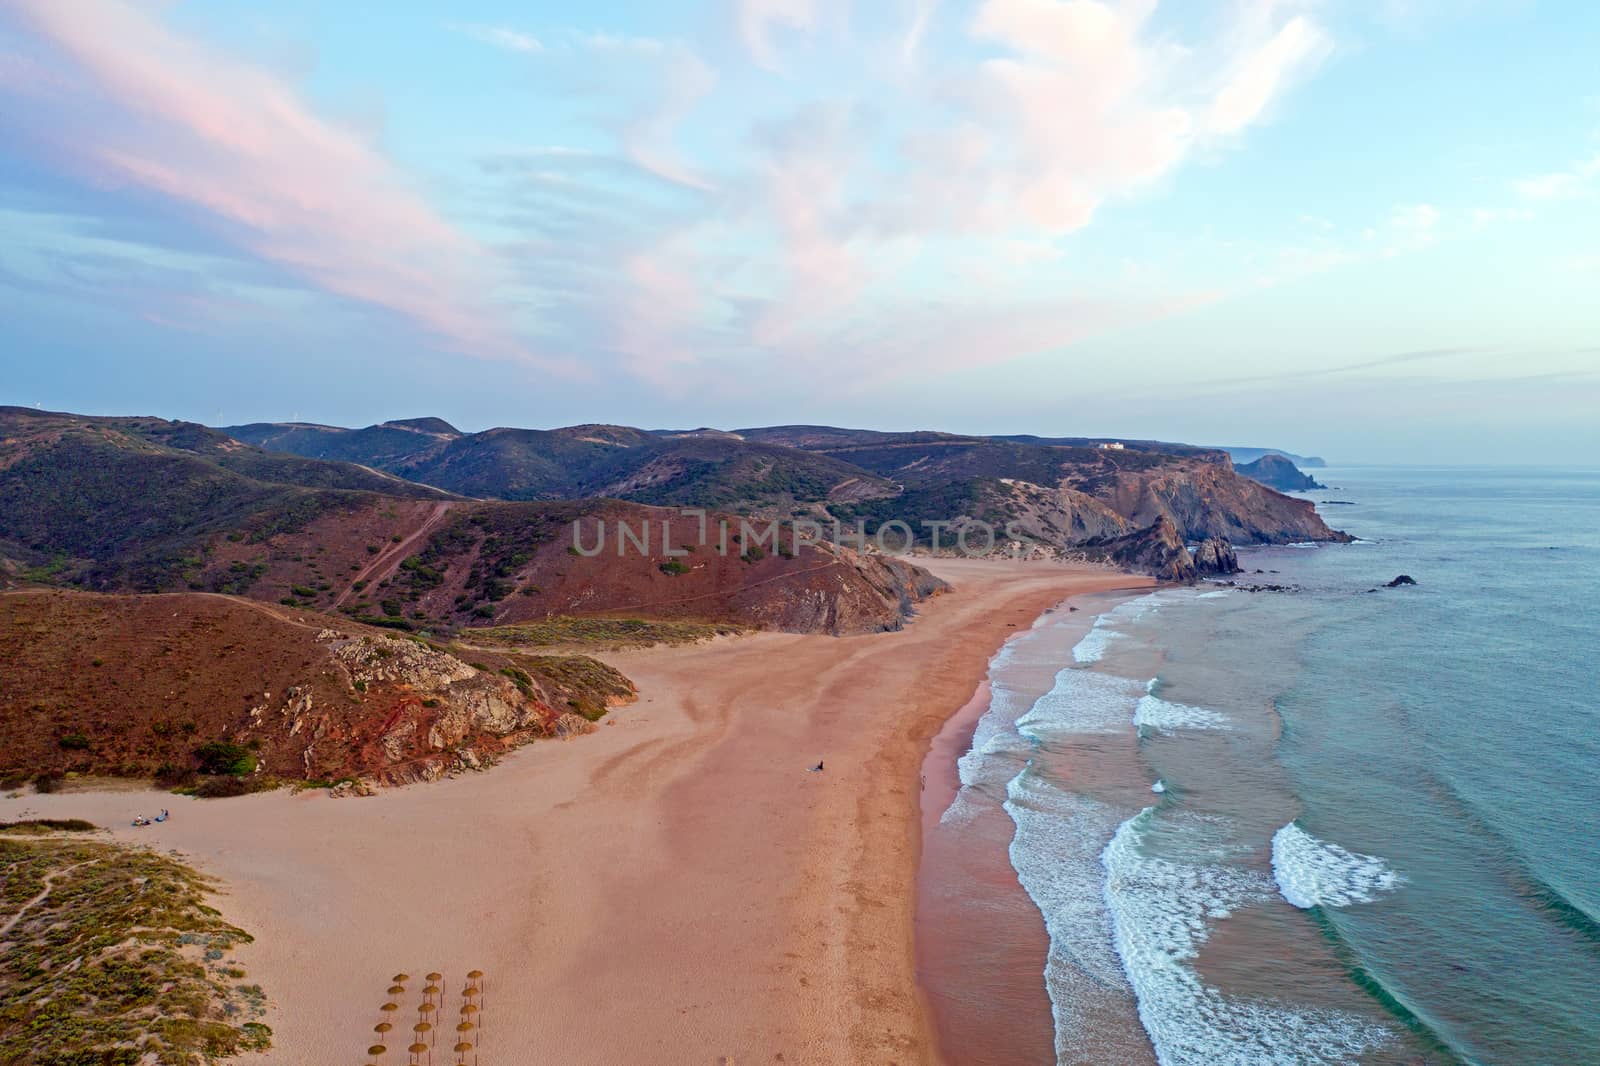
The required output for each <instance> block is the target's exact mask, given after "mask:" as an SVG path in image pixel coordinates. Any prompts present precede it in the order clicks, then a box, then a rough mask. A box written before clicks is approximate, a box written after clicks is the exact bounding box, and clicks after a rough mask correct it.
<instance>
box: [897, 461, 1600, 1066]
mask: <svg viewBox="0 0 1600 1066" xmlns="http://www.w3.org/2000/svg"><path fill="white" fill-rule="evenodd" d="M1316 473H1317V476H1318V478H1319V479H1320V480H1322V481H1325V482H1326V483H1328V485H1329V486H1330V487H1329V488H1328V489H1326V490H1317V491H1313V492H1310V493H1305V494H1302V495H1304V496H1306V497H1307V498H1310V499H1314V500H1317V501H1319V502H1321V501H1333V500H1339V501H1348V502H1347V503H1323V504H1322V506H1321V507H1320V510H1321V511H1322V513H1323V514H1324V515H1325V516H1326V517H1327V519H1328V521H1329V524H1330V525H1333V526H1335V527H1337V528H1341V529H1345V530H1347V531H1349V532H1351V533H1353V534H1354V535H1356V536H1357V537H1359V538H1360V540H1359V542H1357V543H1355V544H1350V545H1323V546H1292V547H1277V548H1267V549H1251V550H1248V551H1243V552H1241V565H1243V566H1244V567H1245V570H1246V572H1245V573H1243V574H1239V575H1236V577H1234V578H1233V579H1232V580H1234V581H1236V582H1237V583H1238V585H1239V586H1247V585H1267V584H1272V585H1281V586H1285V587H1286V588H1287V591H1247V590H1246V589H1245V588H1243V587H1234V588H1229V587H1226V586H1223V585H1221V584H1218V583H1207V584H1202V585H1199V586H1197V587H1194V588H1187V589H1185V588H1166V589H1160V590H1157V591H1155V592H1153V593H1149V594H1143V595H1134V596H1129V597H1124V598H1122V599H1121V600H1120V601H1113V602H1107V603H1104V604H1100V605H1097V607H1096V608H1095V609H1096V610H1100V609H1101V608H1103V610H1101V613H1099V614H1098V616H1097V617H1095V618H1094V621H1093V624H1092V626H1090V625H1089V624H1088V622H1089V619H1090V617H1091V616H1090V614H1089V613H1088V611H1087V610H1086V611H1085V612H1079V613H1077V614H1073V613H1069V612H1065V611H1057V612H1052V613H1050V614H1047V615H1045V616H1043V617H1042V618H1041V619H1040V620H1039V621H1038V623H1036V624H1035V625H1034V627H1033V628H1032V629H1031V630H1029V631H1027V632H1026V633H1024V634H1022V635H1020V636H1018V637H1016V638H1014V639H1013V640H1012V641H1011V642H1009V643H1008V644H1007V645H1006V647H1005V648H1004V649H1002V650H1001V651H1000V652H999V653H998V654H997V655H996V657H995V659H994V661H993V662H992V663H991V667H990V678H989V684H990V701H989V704H988V709H987V711H986V712H985V713H984V714H983V716H982V718H981V719H980V720H979V721H978V722H977V725H976V728H975V731H974V734H973V739H972V744H971V750H969V751H968V752H967V753H966V754H965V755H964V756H962V757H961V760H960V763H959V776H960V787H959V790H958V791H957V792H956V793H955V796H954V799H953V801H952V802H951V803H950V804H949V806H948V808H947V809H943V810H942V811H940V812H939V816H938V822H937V825H935V826H933V827H932V828H931V830H930V833H929V836H928V842H927V845H928V846H927V847H926V849H925V855H926V856H927V858H926V859H925V862H932V863H940V862H942V863H945V864H946V865H947V866H949V865H950V864H952V863H957V862H971V861H973V860H971V859H970V858H963V857H965V856H970V855H972V854H973V853H974V852H975V851H976V850H977V849H979V848H981V847H989V848H991V849H993V848H994V847H995V845H996V838H997V837H1000V838H1003V839H1000V840H999V843H1000V844H1003V845H1004V847H1005V848H1006V852H1007V858H1008V859H1009V864H1010V867H1011V868H1012V870H1014V871H1015V879H1016V881H1017V882H1020V885H1021V887H1022V890H1023V893H1015V889H1014V886H1013V888H1012V892H1013V893H1014V894H1015V896H1016V900H1014V901H1012V902H1011V903H1009V904H1008V903H1006V902H1005V899H1004V898H1003V891H1004V886H998V887H997V886H996V885H994V884H991V883H989V881H995V880H998V879H988V880H986V879H984V878H983V877H981V876H974V877H971V878H968V877H966V876H965V875H964V874H963V875H962V876H959V877H957V876H945V877H943V878H942V880H941V879H940V878H938V877H935V878H934V881H935V882H936V883H938V884H940V885H942V886H943V887H942V889H941V890H940V892H939V893H934V894H933V903H932V904H930V905H931V906H942V907H943V908H945V913H947V914H960V915H962V916H963V917H962V918H961V921H963V922H965V923H966V925H967V926H968V927H969V930H970V929H973V928H976V929H981V928H982V927H983V925H984V923H988V924H989V925H990V926H991V927H992V928H996V929H998V928H999V927H1000V926H1001V925H1002V924H1003V923H1004V922H1005V921H1006V919H1005V917H1004V915H1005V914H1006V913H1010V914H1011V915H1012V917H1011V919H1010V921H1011V922H1012V924H1022V925H1028V924H1030V923H1031V925H1032V928H1033V930H1034V933H1033V935H1034V936H1037V935H1038V934H1037V931H1038V929H1039V927H1040V926H1041V925H1042V929H1043V933H1044V937H1045V938H1046V939H1045V944H1044V949H1043V959H1042V961H1043V966H1042V970H1043V973H1042V975H1041V974H1039V972H1038V969H1037V968H1036V967H1037V963H1038V961H1039V960H1037V959H1032V957H1031V956H1030V955H1029V954H1028V952H1027V951H1026V950H1022V949H1017V950H1010V949H1008V950H995V951H988V952H985V951H983V950H979V949H974V948H967V949H963V958H962V960H961V962H960V965H959V967H956V966H951V967H947V968H946V972H945V973H944V974H943V975H942V977H941V978H940V979H939V980H938V981H937V982H935V991H936V993H937V994H936V995H935V996H934V1000H935V1009H936V1013H937V1012H938V1011H939V1010H940V1009H941V1007H940V1004H941V1003H943V1004H944V1008H943V1009H945V1012H946V1014H947V1017H946V1018H945V1019H944V1021H943V1023H942V1024H941V1031H942V1032H943V1033H944V1035H945V1037H946V1043H947V1045H949V1046H950V1050H951V1051H952V1057H954V1058H955V1059H956V1060H957V1061H996V1062H1005V1061H1025V1060H1033V1061H1049V1056H1050V1051H1049V1048H1048V1047H1046V1046H1044V1043H1045V1041H1048V1044H1051V1045H1053V1049H1054V1059H1055V1061H1057V1062H1060V1063H1095V1064H1103V1063H1139V1062H1157V1063H1160V1064H1162V1066H1187V1064H1206V1066H1218V1064H1231V1063H1238V1064H1246V1063H1249V1064H1256V1063H1345V1062H1353V1063H1422V1062H1427V1063H1475V1064H1491V1063H1494V1064H1497V1063H1514V1064H1519V1066H1520V1064H1534V1063H1539V1064H1543V1063H1550V1064H1557V1063H1561V1064H1566V1063H1600V702H1597V700H1596V697H1595V695H1594V690H1593V685H1592V684H1591V681H1590V677H1591V673H1592V672H1593V670H1594V668H1595V656H1596V653H1597V652H1600V641H1597V639H1596V638H1597V635H1600V604H1597V602H1596V594H1597V593H1600V470H1573V469H1463V468H1420V467H1392V468H1348V469H1328V470H1326V471H1317V472H1316ZM1399 574H1408V575H1410V576H1412V577H1413V578H1415V580H1416V582H1417V583H1416V584H1415V585H1413V586H1405V587H1399V588H1386V587H1383V586H1384V583H1385V582H1387V581H1389V580H1390V579H1392V578H1394V577H1395V576H1397V575H1399ZM984 827H987V828H984ZM1001 827H1003V828H1001ZM953 857H954V858H953ZM948 872H949V871H947V873H948ZM927 881H928V878H927V876H925V877H924V882H925V883H926V882H927ZM963 885H964V886H965V887H963ZM941 893H942V895H941ZM952 893H955V894H957V895H963V897H964V898H962V899H960V900H959V901H958V902H959V906H957V905H956V903H953V902H952ZM941 901H942V902H941ZM1017 901H1021V902H1017ZM1008 906H1009V907H1010V908H1011V909H1010V911H1009V912H1007V910H1006V908H1007V907H1008ZM1024 908H1025V909H1026V911H1027V912H1028V913H1027V915H1026V919H1027V920H1026V921H1022V920H1021V919H1019V918H1018V916H1019V915H1021V914H1022V913H1023V909H1024ZM977 939H979V938H978V936H976V935H971V936H969V938H968V942H969V944H970V943H973V942H976V940H977ZM1030 959H1031V961H1030ZM1002 967H1009V968H1011V969H1012V970H1016V969H1018V968H1019V967H1020V968H1021V969H1024V970H1030V969H1031V971H1032V972H1029V973H1026V974H1024V975H1023V976H1022V977H1019V975H1018V974H1017V973H1015V972H1012V973H1000V972H997V970H998V969H999V968H1002ZM1029 986H1032V987H1034V988H1038V987H1042V991H1043V994H1042V995H1034V994H1033V993H1031V992H1030V991H1029ZM1019 987H1020V988H1021V989H1022V990H1021V991H1017V992H1014V993H1013V992H1009V991H1005V990H1008V989H1016V988H1019ZM963 989H964V990H965V992H963ZM1030 995H1034V998H1033V999H1031V1000H1030V999H1029V996H1030ZM1030 1010H1037V1011H1045V1010H1047V1011H1048V1012H1049V1030H1048V1032H1047V1033H1045V1034H1044V1035H1043V1036H1042V1037H1041V1038H1040V1042H1039V1045H1037V1046H1036V1045H1033V1044H1028V1043H1027V1041H1026V1040H1025V1039H1023V1038H1022V1037H1019V1038H1018V1041H1019V1042H1018V1043H1014V1044H1013V1045H1012V1046H1011V1049H1010V1050H1005V1049H1006V1047H1007V1038H1005V1037H1004V1036H1003V1035H1002V1034H1004V1033H1006V1032H1007V1031H1008V1030H1012V1029H1015V1030H1018V1031H1021V1030H1022V1029H1025V1028H1026V1025H1025V1024H1024V1022H1023V1021H1022V1019H1023V1017H1024V1015H1025V1014H1026V1013H1027V1012H1028V1011H1030ZM975 1049H978V1050H975Z"/></svg>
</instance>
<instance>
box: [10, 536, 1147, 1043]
mask: <svg viewBox="0 0 1600 1066" xmlns="http://www.w3.org/2000/svg"><path fill="white" fill-rule="evenodd" d="M927 565H928V567H929V569H931V570H933V571H934V572H935V573H937V574H938V576H940V577H942V578H944V579H945V580H946V581H948V582H950V584H951V585H952V586H953V591H952V592H950V593H948V594H945V595H942V596H938V597H936V598H934V599H933V600H931V601H929V602H927V603H925V604H923V605H921V606H920V607H919V609H918V614H917V617H916V619H915V620H914V621H913V622H912V623H911V624H910V625H908V626H907V627H906V628H904V629H903V630H901V631H898V632H892V633H879V634H870V635H859V636H849V637H837V638H836V637H828V636H820V635H793V634H778V633H762V634H756V635H753V636H747V637H741V638H732V639H721V640H718V641H715V642H711V643H707V644H703V645H699V646H694V647H688V648H658V649H646V650H639V651H627V652H616V653H610V654H608V655H606V656H605V658H606V659H607V660H608V661H609V662H611V663H612V665H615V666H616V667H618V668H619V669H621V670H623V671H624V672H626V673H627V674H628V676H630V677H632V678H634V679H635V681H636V682H637V684H638V688H639V692H640V699H639V702H638V703H637V704H636V705H635V706H633V707H630V708H625V709H622V710H619V711H616V712H614V713H613V716H612V717H610V718H608V719H607V721H608V722H610V723H614V724H608V725H603V726H602V727H601V729H600V730H599V731H598V732H597V733H596V734H595V735H592V736H589V737H584V738H581V739H578V740H574V741H571V742H566V743H560V742H547V743H541V744H534V745H532V746H530V747H528V748H525V749H522V750H521V751H518V752H516V753H514V754H512V755H510V756H508V757H507V758H506V759H505V760H504V763H503V764H502V765H501V766H499V767H496V768H495V769H493V770H490V771H489V772H486V773H481V774H468V775H463V776H460V777H456V778H452V779H449V780H445V781H442V782H439V783H437V784H434V785H429V786H423V787H411V788H404V789H389V790H383V791H380V793H379V794H378V795H377V796H374V797H369V798H352V799H340V800H332V799H329V798H327V797H326V796H325V795H323V794H321V793H317V792H302V793H298V794H296V793H290V792H274V793H267V794H261V795H255V796H246V797H240V798H238V799H234V800H230V801H227V802H226V803H207V802H204V801H192V802H191V801H185V800H175V801H173V803H172V805H173V809H174V816H173V818H172V820H171V821H170V822H168V823H166V824H164V825H162V826H160V827H159V829H158V830H157V831H156V832H152V831H151V830H153V829H157V827H145V828H142V829H133V828H130V827H127V822H128V820H129V818H130V816H131V813H134V812H133V810H132V808H133V807H135V806H136V805H137V803H138V802H139V801H138V800H137V799H136V798H135V797H133V796H130V795H129V794H128V793H126V792H123V793H63V794H55V795H40V796H28V797H26V798H17V799H7V800H4V801H0V812H3V813H0V816H3V817H18V816H19V814H20V812H21V810H22V809H24V808H26V809H28V810H30V811H33V812H37V813H39V814H42V815H44V816H49V817H66V816H76V817H85V818H89V819H90V820H93V821H95V822H97V823H98V824H101V825H105V826H109V827H113V828H112V830H111V835H112V836H113V837H114V838H116V839H118V840H119V841H130V842H139V843H145V844H149V845H152V846H155V847H159V848H161V849H163V850H167V849H172V850H175V851H177V852H178V853H180V854H181V855H183V856H184V857H186V858H188V859H189V860H190V861H192V862H193V863H194V864H195V865H196V866H197V867H198V868H200V869H201V870H203V871H205V872H206V873H208V874H211V875H214V876H216V877H218V878H220V879H221V880H222V882H223V884H224V885H225V886H226V887H225V891H224V893H223V894H222V895H221V896H220V897H219V899H218V900H217V901H216V902H217V905H218V906H219V908H220V909H221V910H222V911H223V913H224V914H225V915H226V916H227V917H228V919H229V920H230V921H234V922H236V923H238V924H239V925H240V926H242V927H243V928H245V929H247V930H249V931H250V932H251V933H252V934H254V935H255V937H256V943H254V944H253V945H249V946H245V947H242V948H240V949H239V952H238V954H239V957H240V959H241V961H242V962H243V963H244V964H245V965H247V967H248V968H249V969H250V972H251V973H252V975H253V976H255V977H257V978H258V979H259V980H260V982H261V984H262V985H263V987H264V988H265V989H266V992H267V995H268V997H269V999H270V1001H271V1003H272V1008H271V1010H270V1012H269V1015H268V1018H267V1020H268V1022H269V1024H271V1026H272V1028H273V1030H274V1034H275V1036H274V1050H273V1051H271V1052H269V1053H268V1054H267V1055H266V1056H265V1057H264V1059H263V1060H262V1061H265V1062H269V1063H292V1062H304V1061H312V1060H333V1059H337V1058H351V1057H352V1056H357V1055H359V1053H360V1051H361V1050H362V1049H363V1048H365V1047H366V1046H367V1045H368V1044H369V1043H370V1042H371V1039H370V1038H371V1036H372V1027H373V1023H374V1021H375V1020H376V1018H377V1016H378V1013H377V1008H378V1006H379V1004H380V1003H382V1002H383V1001H384V998H383V997H384V989H385V987H386V985H387V983H388V981H389V978H390V976H391V975H392V974H394V973H398V972H413V973H421V972H428V971H431V970H437V971H440V972H442V973H444V974H445V983H446V985H447V986H448V985H450V984H451V983H454V982H459V980H460V978H461V976H462V975H464V974H465V973H466V972H467V971H468V970H470V969H481V970H483V971H485V973H486V974H487V975H488V978H487V982H488V983H487V987H488V988H490V989H491V990H492V992H491V994H492V996H493V998H492V999H490V1000H489V1002H488V1007H487V1009H486V1011H485V1016H484V1023H485V1024H484V1026H483V1031H484V1040H483V1048H484V1051H485V1052H486V1053H487V1052H489V1051H490V1050H493V1051H494V1052H495V1053H496V1054H501V1055H509V1056H512V1057H516V1056H519V1055H533V1054H539V1055H553V1056H556V1057H558V1058H560V1059H561V1060H562V1061H568V1062H595V1063H599V1062H615V1061H636V1062H683V1061H710V1062H717V1061H724V1062H745V1061H776V1060H777V1056H780V1055H781V1056H783V1061H789V1062H820V1061H832V1062H843V1061H871V1062H890V1061H895V1062H902V1063H908V1062H930V1061H935V1060H936V1056H937V1051H936V1048H935V1045H934V1038H933V1035H932V1030H931V1027H930V1025H929V1022H928V1018H927V1015H926V1012H925V1009H924V1004H923V1001H922V997H921V995H920V993H919V991H918V988H919V986H918V984H917V981H916V969H917V968H916V957H915V940H914V935H913V922H914V913H915V894H914V890H913V886H914V884H915V878H916V870H917V862H918V854H919V826H918V822H919V818H920V804H919V789H918V774H919V769H920V766H921V763H922V760H923V757H924V754H925V752H926V750H927V745H928V742H929V740H930V738H932V737H933V736H934V735H935V734H936V733H937V732H938V731H939V730H940V728H941V727H942V725H943V724H944V722H945V720H946V719H947V718H948V717H949V716H950V715H951V714H952V713H953V712H955V711H956V710H957V709H958V708H959V707H960V706H961V705H962V703H963V702H964V701H965V700H967V699H968V698H969V697H970V696H971V694H972V693H973V691H974V690H975V689H976V687H977V686H978V684H979V683H980V682H981V680H982V679H983V677H984V675H985V672H986V670H987V667H988V663H989V660H990V658H991V657H992V655H993V654H994V652H995V650H996V649H997V648H998V647H999V646H1000V645H1001V644H1002V643H1003V642H1004V641H1005V639H1006V638H1007V637H1008V636H1010V635H1012V634H1013V633H1014V632H1016V631H1017V630H1018V629H1026V628H1027V627H1028V626H1029V625H1031V623H1032V622H1033V620H1034V619H1035V618H1037V617H1038V615H1039V614H1040V613H1041V612H1042V611H1044V610H1045V609H1046V608H1048V607H1051V606H1052V605H1055V604H1057V603H1059V602H1061V601H1062V600H1063V599H1064V598H1066V597H1068V596H1071V595H1074V594H1082V593H1089V592H1095V591H1102V590H1106V589H1111V588H1126V587H1138V586H1145V585H1149V584H1151V581H1150V579H1149V578H1143V577H1133V576H1129V575H1125V574H1121V573H1117V572H1114V571H1109V570H1106V569H1103V568H1098V567H1087V566H1084V567H1073V566H1064V565H1061V564H1055V563H1025V562H1012V561H985V560H946V559H930V560H928V561H927ZM818 761H821V762H822V763H823V764H824V767H825V768H824V770H823V771H822V772H820V773H810V772H808V768H809V767H811V766H813V765H815V764H816V763H817V762H818Z"/></svg>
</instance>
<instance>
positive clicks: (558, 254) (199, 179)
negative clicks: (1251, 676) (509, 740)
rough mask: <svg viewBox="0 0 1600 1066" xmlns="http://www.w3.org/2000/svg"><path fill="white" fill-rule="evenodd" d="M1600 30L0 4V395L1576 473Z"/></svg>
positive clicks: (790, 12) (1462, 0) (1598, 224)
mask: <svg viewBox="0 0 1600 1066" xmlns="http://www.w3.org/2000/svg"><path fill="white" fill-rule="evenodd" d="M1597 54H1600V4H1592V3H1589V2H1587V0H1568V2H1537V0H1192V2H1191V0H1184V2H1181V3H1180V2H1177V0H1168V2H1165V3H1161V2H1157V0H1105V2H1095V0H968V2H955V0H708V2H696V0H682V2H679V3H672V4H664V3H645V2H642V0H634V2H625V0H586V2H584V3H576V2H567V0H544V2H540V0H520V2H512V0H456V2H453V3H450V4H443V3H421V2H408V0H389V2H387V3H385V4H382V5H374V4H361V5H357V4H327V3H322V2H318V0H272V2H271V3H267V2H252V0H71V2H70V3H66V2H62V0H0V403H11V404H21V405H27V406H34V405H39V406H42V407H44V408H45V409H51V410H69V411H77V412H82V413H89V414H155V415H162V416H165V417H175V418H187V419H193V420H196V421H201V422H206V423H208V424H212V425H225V424H236V423H242V422H249V421H283V420H291V419H292V420H302V421H315V422H323V423H329V424H337V425H366V424H370V423H373V422H377V421H382V420H385V419H391V418H408V417H417V416H421V415H438V416H441V417H444V418H447V419H449V420H450V421H452V422H453V423H455V424H456V425H458V426H460V427H461V428H463V429H468V430H477V429H485V428H489V427H492V426H496V425H513V426H529V427H551V426H560V425H569V424H576V423H585V422H614V423H622V424H629V425H639V426H645V427H650V428H690V427H696V426H703V425H710V426H718V427H722V428H738V427H741V426H753V425H767V424H778V423H829V424H842V425H852V426H866V427H872V428H882V429H923V428H937V429H945V430H950V431H955V432H972V433H1038V434H1043V435H1095V436H1125V437H1130V438H1157V439H1165V440H1181V441H1188V442H1192V443H1201V444H1231V445H1260V446H1269V447H1277V448H1283V449H1287V450H1291V451H1295V452H1299V453H1302V454H1320V455H1323V456H1326V457H1327V458H1328V459H1329V460H1330V461H1332V462H1334V463H1336V464H1337V463H1339V462H1350V463H1383V462H1419V463H1508V464H1517V463H1542V462H1552V461H1560V462H1570V463H1584V464H1600V63H1597V62H1596V59H1595V57H1596V55H1597Z"/></svg>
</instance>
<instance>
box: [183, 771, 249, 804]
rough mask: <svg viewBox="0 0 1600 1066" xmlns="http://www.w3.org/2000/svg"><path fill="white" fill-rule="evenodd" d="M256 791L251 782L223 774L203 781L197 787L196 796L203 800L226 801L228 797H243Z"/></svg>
mask: <svg viewBox="0 0 1600 1066" xmlns="http://www.w3.org/2000/svg"><path fill="white" fill-rule="evenodd" d="M254 791H255V789H253V788H252V787H251V786H250V782H249V781H247V780H245V779H244V778H242V777H233V776H231V775H228V774H223V775H221V776H217V777H208V778H206V779H205V780H203V781H201V782H200V784H199V785H197V786H195V790H194V794H195V795H196V796H199V797H201V798H202V799H224V798H226V797H228V796H243V795H246V794H247V793H250V792H254Z"/></svg>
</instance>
